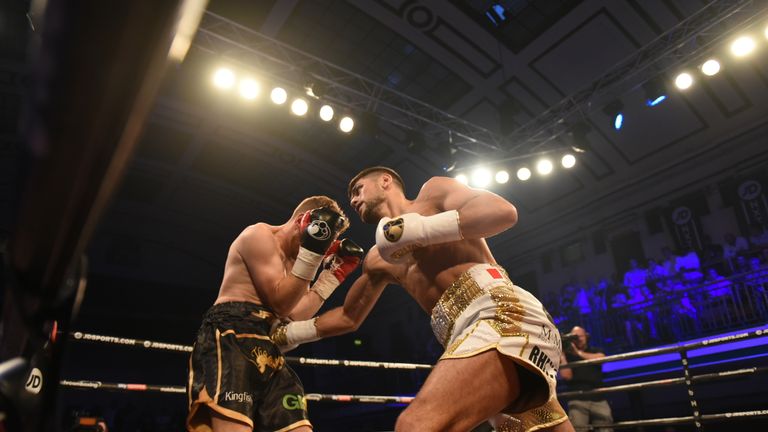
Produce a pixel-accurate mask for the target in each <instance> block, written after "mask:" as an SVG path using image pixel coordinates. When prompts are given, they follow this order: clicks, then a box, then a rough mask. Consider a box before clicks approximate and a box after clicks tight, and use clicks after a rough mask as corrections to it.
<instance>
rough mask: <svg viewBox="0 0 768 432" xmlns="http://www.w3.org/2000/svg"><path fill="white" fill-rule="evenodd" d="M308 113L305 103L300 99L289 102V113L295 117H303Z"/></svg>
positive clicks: (307, 106)
mask: <svg viewBox="0 0 768 432" xmlns="http://www.w3.org/2000/svg"><path fill="white" fill-rule="evenodd" d="M307 111H309V105H308V104H307V101H305V100H304V99H302V98H296V99H294V100H293V102H291V112H292V113H293V114H295V115H297V116H303V115H304V114H306V113H307Z"/></svg>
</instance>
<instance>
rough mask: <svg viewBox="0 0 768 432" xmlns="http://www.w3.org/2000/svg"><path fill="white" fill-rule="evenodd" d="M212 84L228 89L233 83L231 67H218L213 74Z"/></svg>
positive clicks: (233, 76) (233, 77)
mask: <svg viewBox="0 0 768 432" xmlns="http://www.w3.org/2000/svg"><path fill="white" fill-rule="evenodd" d="M213 84H214V85H215V86H216V87H218V88H220V89H224V90H227V89H230V88H232V86H234V85H235V73H234V72H232V70H231V69H227V68H219V69H218V70H217V71H216V73H214V74H213Z"/></svg>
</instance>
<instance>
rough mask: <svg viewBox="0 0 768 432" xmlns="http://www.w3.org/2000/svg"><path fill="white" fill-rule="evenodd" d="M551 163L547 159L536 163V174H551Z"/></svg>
mask: <svg viewBox="0 0 768 432" xmlns="http://www.w3.org/2000/svg"><path fill="white" fill-rule="evenodd" d="M553 168H554V167H553V166H552V161H551V160H549V159H541V160H539V161H538V162H536V172H537V173H539V174H541V175H547V174H549V173H551V172H552V169H553Z"/></svg>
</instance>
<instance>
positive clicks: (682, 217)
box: [672, 207, 692, 225]
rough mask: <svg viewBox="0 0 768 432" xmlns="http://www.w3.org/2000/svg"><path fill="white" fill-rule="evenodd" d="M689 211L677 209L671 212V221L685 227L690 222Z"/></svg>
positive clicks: (685, 208) (683, 208)
mask: <svg viewBox="0 0 768 432" xmlns="http://www.w3.org/2000/svg"><path fill="white" fill-rule="evenodd" d="M691 216H692V215H691V209H689V208H688V207H678V208H676V209H675V211H674V212H672V220H673V221H675V223H676V224H677V225H685V224H687V223H688V222H690V220H691Z"/></svg>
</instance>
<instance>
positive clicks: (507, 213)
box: [500, 202, 517, 228]
mask: <svg viewBox="0 0 768 432" xmlns="http://www.w3.org/2000/svg"><path fill="white" fill-rule="evenodd" d="M500 217H501V219H502V220H503V221H504V224H505V225H506V226H507V227H508V228H512V227H513V226H515V224H517V208H516V207H515V206H514V205H513V204H512V203H510V202H507V203H506V205H505V206H503V207H502V208H501V215H500Z"/></svg>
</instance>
